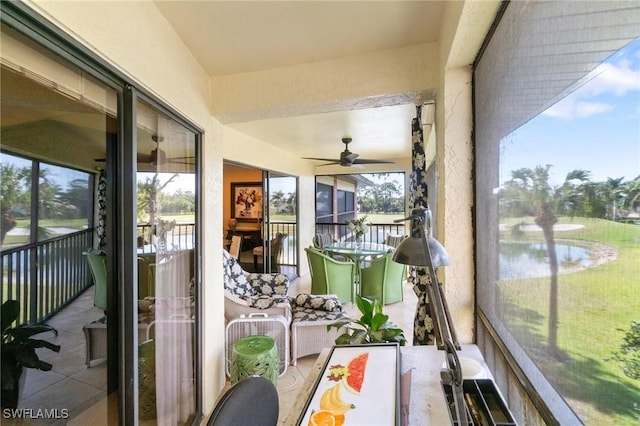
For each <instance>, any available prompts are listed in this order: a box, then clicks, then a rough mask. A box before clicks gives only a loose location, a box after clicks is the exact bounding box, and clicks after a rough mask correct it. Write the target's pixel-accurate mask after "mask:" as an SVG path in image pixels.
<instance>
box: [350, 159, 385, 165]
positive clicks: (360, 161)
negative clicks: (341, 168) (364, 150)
mask: <svg viewBox="0 0 640 426" xmlns="http://www.w3.org/2000/svg"><path fill="white" fill-rule="evenodd" d="M352 164H393V161H386V160H366V159H364V158H360V159H356V160H354V161H353V163H352Z"/></svg>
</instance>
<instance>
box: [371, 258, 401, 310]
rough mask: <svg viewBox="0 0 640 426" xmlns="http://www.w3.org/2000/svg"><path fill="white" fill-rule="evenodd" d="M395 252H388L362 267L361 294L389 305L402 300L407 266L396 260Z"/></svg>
mask: <svg viewBox="0 0 640 426" xmlns="http://www.w3.org/2000/svg"><path fill="white" fill-rule="evenodd" d="M392 257H393V253H387V254H385V255H384V256H381V257H378V258H376V259H373V260H372V261H371V266H369V267H366V268H362V270H361V274H360V295H361V296H363V297H366V298H368V299H376V300H377V301H378V302H380V304H382V305H387V304H389V303H395V302H400V301H402V298H403V291H402V283H403V281H404V278H405V269H406V266H405V265H402V264H400V263H397V262H394V261H393V259H392Z"/></svg>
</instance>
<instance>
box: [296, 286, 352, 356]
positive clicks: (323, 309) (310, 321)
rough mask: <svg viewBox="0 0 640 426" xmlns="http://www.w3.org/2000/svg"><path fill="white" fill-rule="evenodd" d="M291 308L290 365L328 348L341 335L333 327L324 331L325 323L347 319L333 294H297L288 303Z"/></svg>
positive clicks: (339, 331)
mask: <svg viewBox="0 0 640 426" xmlns="http://www.w3.org/2000/svg"><path fill="white" fill-rule="evenodd" d="M291 309H292V312H293V319H292V320H291V365H296V364H297V361H298V358H302V357H304V356H307V355H311V354H317V353H320V352H321V351H322V349H324V348H330V347H331V346H333V345H334V343H335V340H336V338H337V337H338V336H339V335H340V334H342V333H343V332H344V329H340V330H336V329H335V328H332V329H331V330H330V331H327V325H328V324H332V323H334V322H336V321H337V320H339V319H342V318H345V317H347V314H346V312H344V310H343V309H342V304H341V303H340V301H339V299H338V298H337V296H336V295H334V294H328V295H309V294H304V293H301V294H298V295H297V296H296V297H295V298H293V299H292V300H291Z"/></svg>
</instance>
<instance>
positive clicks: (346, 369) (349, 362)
mask: <svg viewBox="0 0 640 426" xmlns="http://www.w3.org/2000/svg"><path fill="white" fill-rule="evenodd" d="M399 401H400V346H399V345H398V344H397V343H381V344H372V345H345V346H334V347H333V348H331V352H330V353H329V356H328V357H327V361H326V362H325V364H324V367H323V369H322V370H321V373H320V375H319V376H318V379H317V380H316V382H315V385H314V388H313V391H312V393H311V395H310V396H309V399H308V400H307V403H306V404H305V407H304V409H303V410H302V413H301V414H300V417H299V418H298V423H297V424H298V425H304V426H307V425H310V424H336V425H338V424H341V425H344V426H349V425H400V410H399V408H398V407H399Z"/></svg>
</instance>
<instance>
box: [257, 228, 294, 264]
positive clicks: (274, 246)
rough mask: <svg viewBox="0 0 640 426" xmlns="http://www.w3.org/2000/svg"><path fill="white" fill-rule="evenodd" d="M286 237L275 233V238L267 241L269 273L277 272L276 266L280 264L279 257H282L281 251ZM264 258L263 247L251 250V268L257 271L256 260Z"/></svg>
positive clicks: (280, 233)
mask: <svg viewBox="0 0 640 426" xmlns="http://www.w3.org/2000/svg"><path fill="white" fill-rule="evenodd" d="M287 237H288V235H287V234H283V233H282V232H278V233H276V236H275V237H273V238H272V239H271V241H269V248H270V252H269V253H270V255H269V259H270V265H271V272H278V265H279V262H280V257H281V256H282V250H283V248H284V240H285V239H286V238H287ZM263 256H264V247H263V246H258V247H254V249H253V268H254V269H255V270H256V271H257V270H258V260H259V259H262V258H263Z"/></svg>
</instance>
